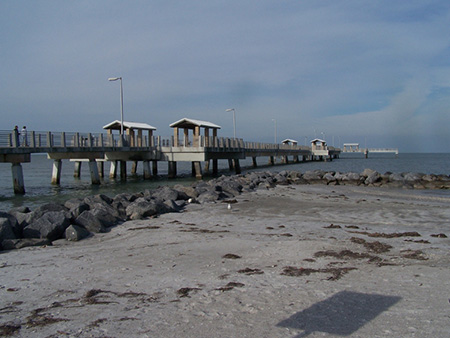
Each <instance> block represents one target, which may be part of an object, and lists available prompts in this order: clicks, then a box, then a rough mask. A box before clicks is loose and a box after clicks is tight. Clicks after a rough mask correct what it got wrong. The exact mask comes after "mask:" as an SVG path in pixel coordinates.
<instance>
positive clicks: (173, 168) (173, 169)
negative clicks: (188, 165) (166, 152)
mask: <svg viewBox="0 0 450 338" xmlns="http://www.w3.org/2000/svg"><path fill="white" fill-rule="evenodd" d="M168 165H169V170H168V177H169V178H175V177H177V162H175V161H169V162H168Z"/></svg>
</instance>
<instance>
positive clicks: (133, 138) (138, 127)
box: [103, 120, 156, 147]
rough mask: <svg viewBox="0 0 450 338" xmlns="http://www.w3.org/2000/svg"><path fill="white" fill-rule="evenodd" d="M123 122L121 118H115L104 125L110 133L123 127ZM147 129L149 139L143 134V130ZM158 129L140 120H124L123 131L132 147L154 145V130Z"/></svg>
mask: <svg viewBox="0 0 450 338" xmlns="http://www.w3.org/2000/svg"><path fill="white" fill-rule="evenodd" d="M121 125H122V123H121V122H120V121H119V120H115V121H113V122H111V123H108V124H107V125H106V126H103V129H106V130H107V131H108V135H110V134H112V132H113V130H119V131H120V129H121ZM144 130H147V131H148V135H147V139H146V138H145V136H143V131H144ZM154 130H156V128H155V127H153V126H151V125H149V124H147V123H140V122H125V121H123V131H124V133H125V135H126V136H127V137H126V140H127V142H128V143H127V145H128V146H130V147H146V146H147V147H151V146H153V142H152V141H153V131H154Z"/></svg>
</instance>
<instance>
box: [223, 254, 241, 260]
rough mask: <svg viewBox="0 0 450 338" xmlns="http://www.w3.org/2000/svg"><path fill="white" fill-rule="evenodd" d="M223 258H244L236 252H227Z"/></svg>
mask: <svg viewBox="0 0 450 338" xmlns="http://www.w3.org/2000/svg"><path fill="white" fill-rule="evenodd" d="M222 258H227V259H239V258H242V257H241V256H239V255H235V254H232V253H228V254H226V255H223V256H222Z"/></svg>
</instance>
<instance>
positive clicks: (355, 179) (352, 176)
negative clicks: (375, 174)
mask: <svg viewBox="0 0 450 338" xmlns="http://www.w3.org/2000/svg"><path fill="white" fill-rule="evenodd" d="M363 179H364V177H361V175H360V174H358V173H352V172H349V173H347V174H345V175H344V177H343V178H342V182H344V183H346V184H347V183H350V184H359V183H360V182H361V180H363Z"/></svg>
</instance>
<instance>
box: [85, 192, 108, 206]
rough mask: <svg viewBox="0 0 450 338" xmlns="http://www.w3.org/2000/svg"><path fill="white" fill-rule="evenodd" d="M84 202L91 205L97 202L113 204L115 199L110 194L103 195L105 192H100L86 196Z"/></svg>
mask: <svg viewBox="0 0 450 338" xmlns="http://www.w3.org/2000/svg"><path fill="white" fill-rule="evenodd" d="M84 202H85V203H87V204H89V205H90V206H91V205H95V204H97V203H101V204H103V203H106V204H111V203H112V202H113V199H112V198H111V197H109V196H106V195H103V194H98V195H93V196H88V197H86V198H84Z"/></svg>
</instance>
